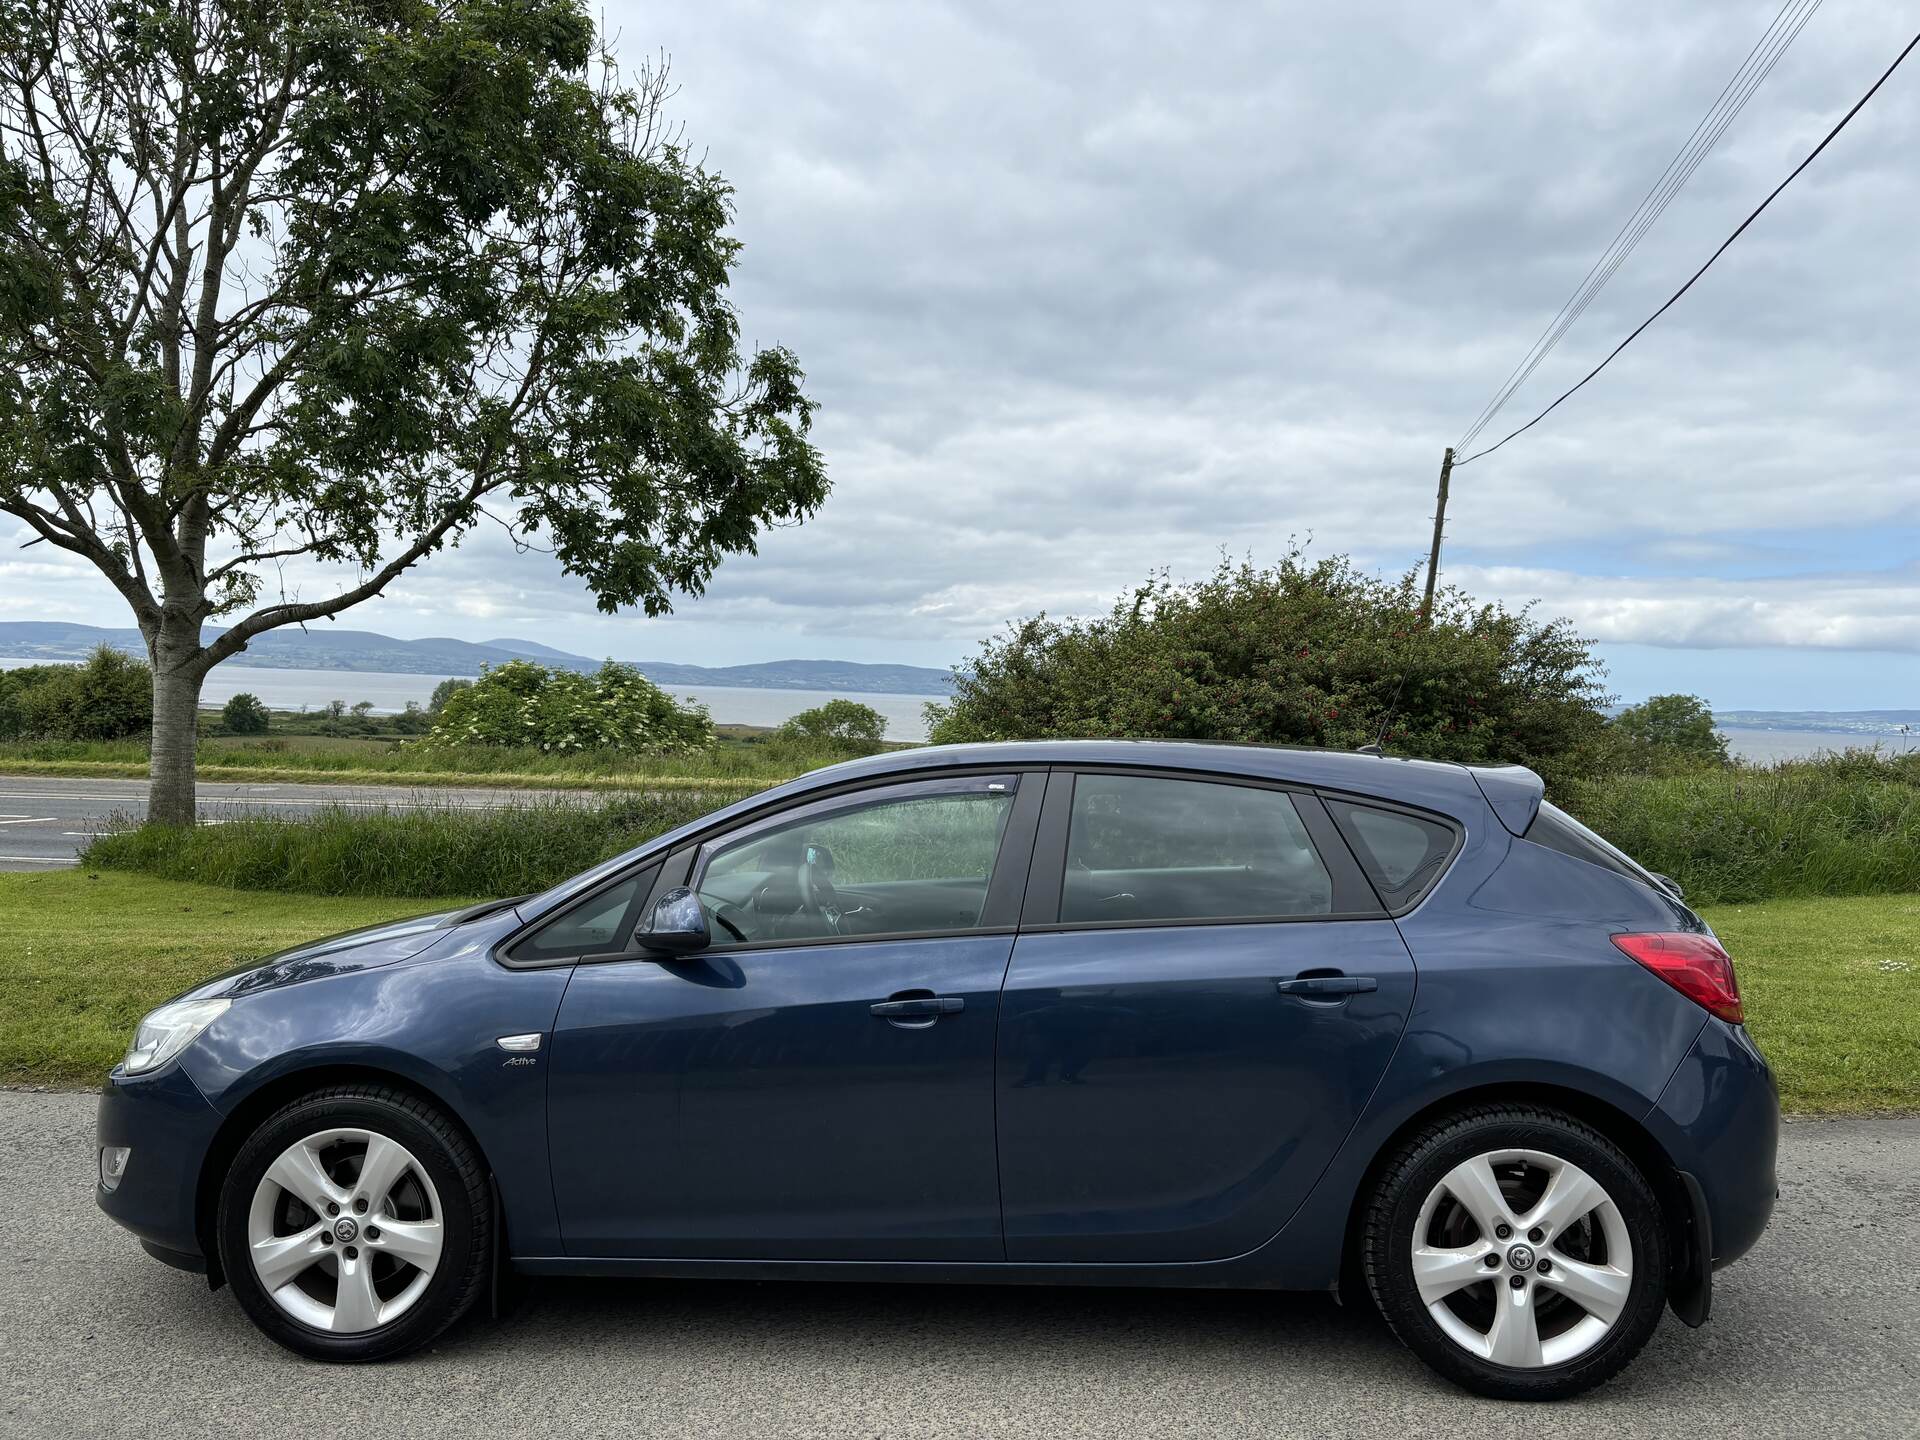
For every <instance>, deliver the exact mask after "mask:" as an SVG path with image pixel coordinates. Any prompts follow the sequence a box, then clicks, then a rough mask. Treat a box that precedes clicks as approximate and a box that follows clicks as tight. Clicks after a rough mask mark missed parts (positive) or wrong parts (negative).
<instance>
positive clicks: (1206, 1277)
mask: <svg viewBox="0 0 1920 1440" xmlns="http://www.w3.org/2000/svg"><path fill="white" fill-rule="evenodd" d="M512 1265H513V1268H514V1269H515V1270H517V1271H519V1272H520V1273H521V1274H523V1275H568V1276H604V1277H628V1278H635V1279H638V1278H654V1279H680V1280H803V1281H825V1280H846V1281H853V1282H855V1283H864V1284H888V1283H895V1284H907V1285H1108V1286H1129V1285H1133V1286H1163V1287H1169V1288H1175V1289H1215V1290H1277V1289H1282V1288H1285V1287H1283V1286H1280V1285H1277V1284H1275V1283H1274V1282H1273V1281H1272V1280H1271V1279H1268V1278H1265V1277H1263V1276H1262V1275H1261V1274H1260V1273H1259V1272H1258V1271H1257V1270H1256V1269H1255V1268H1254V1267H1252V1266H1249V1265H1239V1264H1235V1263H1233V1262H1232V1261H1208V1262H1204V1263H1200V1264H1193V1265H1081V1264H1070V1265H1018V1264H1006V1263H993V1264H949V1263H945V1262H941V1261H905V1260H902V1261H892V1260H683V1259H675V1258H670V1257H669V1258H660V1259H609V1258H605V1257H600V1256H577V1255H518V1256H515V1257H514V1259H513V1261H512Z"/></svg>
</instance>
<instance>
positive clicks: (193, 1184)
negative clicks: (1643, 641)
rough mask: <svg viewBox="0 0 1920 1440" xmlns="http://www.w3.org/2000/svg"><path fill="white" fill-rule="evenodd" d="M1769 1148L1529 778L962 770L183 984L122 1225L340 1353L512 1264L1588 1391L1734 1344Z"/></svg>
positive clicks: (1709, 994) (400, 1336)
mask: <svg viewBox="0 0 1920 1440" xmlns="http://www.w3.org/2000/svg"><path fill="white" fill-rule="evenodd" d="M1778 1118H1779V1116H1778V1103H1777V1099H1776V1096H1775V1090H1774V1085H1773V1080H1772V1076H1771V1075H1770V1073H1769V1071H1768V1069H1767V1065H1766V1062H1765V1061H1764V1060H1763V1059H1762V1058H1761V1056H1760V1053H1759V1052H1758V1050H1756V1049H1755V1047H1754V1044H1753V1041H1752V1040H1751V1039H1750V1038H1749V1037H1748V1035H1747V1033H1746V1031H1745V1029H1743V1028H1742V1025H1741V1010H1740V996H1739V991H1738V988H1737V987H1736V984H1735V981H1734V974H1733V967H1732V963H1731V961H1730V960H1729V959H1728V958H1727V955H1726V953H1725V952H1724V951H1723V950H1722V949H1721V948H1720V946H1719V944H1718V943H1717V942H1716V941H1715V939H1714V936H1713V933H1712V932H1711V931H1710V930H1709V929H1708V928H1707V926H1706V925H1705V924H1704V923H1703V922H1702V921H1701V920H1700V919H1699V917H1698V916H1696V915H1695V914H1694V913H1693V912H1692V911H1691V910H1689V909H1688V908H1687V907H1686V905H1685V904H1683V903H1682V901H1681V897H1680V895H1679V894H1678V892H1677V890H1676V889H1675V887H1674V886H1672V885H1671V884H1670V883H1669V882H1666V881H1664V880H1662V879H1661V877H1659V876H1655V875H1651V874H1649V873H1648V872H1646V871H1645V870H1643V869H1642V868H1641V867H1640V866H1639V865H1637V864H1635V863H1634V861H1632V860H1631V859H1629V858H1628V857H1627V856H1626V855H1624V854H1622V853H1621V852H1620V851H1618V850H1616V849H1615V848H1614V847H1612V846H1611V845H1609V844H1608V843H1607V842H1606V841H1604V840H1602V839H1601V838H1600V837H1598V836H1597V835H1594V834H1593V833H1592V832H1591V831H1589V830H1587V829H1585V828H1584V827H1582V826H1581V825H1579V824H1578V823H1577V822H1575V821H1574V820H1572V819H1571V818H1570V817H1568V816H1567V815H1565V814H1564V813H1562V812H1561V811H1559V810H1557V809H1555V808H1554V807H1553V806H1552V805H1551V804H1548V803H1546V802H1545V800H1544V797H1543V794H1542V786H1541V782H1540V780H1539V778H1538V777H1537V776H1535V775H1534V774H1533V773H1532V772H1531V771H1528V770H1523V769H1518V768H1472V767H1465V766H1459V765H1445V764H1429V763H1422V762H1416V761H1407V760H1399V759H1391V758H1386V757H1383V756H1378V755H1367V754H1344V753H1329V752H1324V751H1311V750H1283V749H1259V748H1239V747H1229V746H1208V745H1185V744H1130V743H1110V742H1092V741H1089V742H1052V743H1035V744H1008V745H986V746H966V747H951V748H940V747H936V748H928V749H918V750H910V751H905V752H900V753H895V754H889V755H884V756H880V757H876V758H874V759H870V760H861V761H856V762H853V763H850V764H846V765H838V766H833V767H831V768H829V769H825V770H821V771H817V772H815V773H814V774H811V775H808V776H806V777H804V778H802V779H800V780H796V781H794V782H792V783H791V784H787V785H783V786H780V787H778V788H777V789H773V790H769V791H767V792H765V793H764V794H761V795H757V796H755V797H753V798H752V799H750V800H747V801H745V802H743V803H741V804H738V805H735V806H732V807H731V808H729V809H725V810H722V811H719V812H717V813H715V814H713V815H711V816H709V817H707V818H706V819H704V820H702V821H700V822H698V823H697V824H694V825H691V826H688V827H686V828H684V829H681V830H678V831H675V832H673V833H671V834H668V835H665V836H662V837H660V838H659V839H657V840H654V841H652V842H650V843H648V844H646V845H644V846H642V847H641V848H639V849H637V850H634V851H632V852H631V853H629V854H626V855H623V856H621V857H619V858H618V859H615V860H611V861H609V862H607V863H606V864H604V865H602V866H599V867H598V868H596V869H594V870H591V871H589V872H588V873H586V874H584V875H581V876H579V877H577V878H575V879H573V880H569V881H567V882H566V883H565V884H562V885H559V886H557V887H555V888H554V889H552V890H550V891H548V892H546V893H545V894H542V895H535V896H530V897H525V898H521V899H517V900H504V901H500V902H497V903H494V904H489V905H483V906H479V907H476V908H473V909H469V910H464V911H459V912H456V913H453V914H446V915H438V916H426V917H423V918H421V919H418V920H413V921H407V922H403V923H400V924H395V925H387V926H382V927H378V928H376V929H372V930H363V931H360V932H358V933H355V934H350V935H345V936H341V937H338V938H336V939H332V940H326V941H321V942H319V943H316V944H313V945H309V946H306V947H303V948H300V949H297V950H293V951H290V952H287V953H286V954H283V955H280V956H277V957H275V958H273V959H270V960H268V961H266V962H264V963H262V964H259V965H256V966H253V967H251V968H249V969H246V970H243V971H240V972H237V973H234V974H231V975H227V976H225V977H223V978H221V979H217V980H213V981H210V982H208V983H207V984H205V985H202V986H200V987H199V988H198V989H195V990H192V991H189V992H188V993H187V994H185V995H183V996H182V997H181V998H179V999H178V1000H175V1001H173V1002H172V1003H170V1004H167V1005H164V1006H162V1007H161V1008H160V1009H158V1010H156V1011H155V1012H154V1013H153V1014H152V1015H150V1016H149V1017H147V1019H146V1020H145V1021H143V1022H142V1023H141V1025H140V1027H139V1030H138V1032H137V1034H136V1035H135V1037H134V1040H133V1043H132V1046H131V1047H130V1048H129V1050H128V1052H127V1056H126V1059H125V1060H124V1061H123V1062H122V1064H121V1065H120V1066H119V1067H118V1068H116V1069H115V1070H114V1072H113V1074H112V1076H111V1077H110V1078H109V1080H108V1082H107V1086H106V1090H105V1093H104V1095H103V1096H102V1098H101V1102H100V1116H99V1149H100V1157H99V1159H100V1175H99V1186H98V1196H99V1202H100V1205H101V1206H102V1208H104V1209H105V1210H106V1211H107V1213H108V1214H110V1215H111V1216H113V1217H114V1219H116V1220H118V1221H119V1222H120V1223H121V1224H122V1225H124V1226H126V1227H127V1228H128V1229H129V1230H131V1231H133V1233H134V1234H135V1235H136V1236H138V1237H139V1239H140V1241H141V1243H142V1244H143V1245H145V1246H146V1248H147V1249H148V1250H149V1251H151V1252H152V1253H153V1254H154V1255H156V1256H158V1257H159V1258H160V1259H163V1260H166V1261H168V1262H169V1263H171V1264H175V1265H178V1266H180V1267H182V1268H185V1269H191V1270H196V1271H200V1270H203V1271H205V1272H206V1273H207V1275H208V1276H209V1277H210V1279H211V1281H212V1283H214V1284H215V1285H218V1284H220V1283H222V1282H223V1281H224V1282H226V1283H229V1284H231V1285H232V1287H233V1291H234V1293H235V1295H236V1296H237V1298H238V1299H239V1301H240V1304H241V1305H242V1306H243V1307H244V1308H245V1310H246V1311H247V1313H248V1315H249V1316H251V1317H252V1319H253V1320H254V1321H255V1322H256V1323H257V1324H258V1325H259V1326H260V1327H261V1328H262V1329H263V1330H265V1331H266V1332H267V1333H268V1334H269V1335H271V1336H272V1337H273V1338H274V1339H276V1340H278V1341H280V1342H281V1343H282V1344H284V1345H286V1346H288V1347H289V1348H291V1349H293V1350H296V1351H298V1352H299V1353H301V1354H303V1355H308V1356H313V1357H315V1358H319V1359H328V1360H372V1359H379V1358H382V1357H387V1356H394V1355H399V1354H401V1353H403V1352H405V1351H408V1350H411V1349H413V1348H415V1347H417V1346H420V1345H422V1344H425V1343H426V1342H428V1341H429V1340H431V1339H433V1338H434V1337H435V1336H437V1335H438V1334H440V1333H441V1332H442V1331H443V1330H445V1329H446V1327H447V1326H449V1325H450V1324H452V1323H453V1322H454V1321H455V1320H457V1319H459V1318H460V1317H461V1315H462V1314H463V1313H465V1312H466V1311H468V1310H469V1309H471V1308H472V1307H473V1306H474V1305H475V1304H476V1302H478V1301H479V1300H480V1299H481V1298H482V1297H483V1296H486V1295H488V1294H489V1293H490V1291H496V1290H497V1286H498V1283H499V1281H500V1279H501V1277H502V1276H504V1275H506V1274H509V1273H512V1272H520V1273H526V1274H536V1275H614V1276H618V1275H633V1276H643V1275H648V1276H659V1275H674V1276H735V1277H753V1278H759V1279H774V1278H794V1279H850V1280H906V1281H960V1282H987V1283H1011V1284H1043V1285H1057V1284H1091V1285H1182V1286H1233V1287H1249V1288H1263V1287H1264V1288H1273V1289H1289V1290H1335V1291H1338V1292H1340V1293H1343V1294H1345V1295H1347V1296H1348V1297H1355V1296H1358V1295H1359V1294H1362V1293H1368V1294H1371V1295H1372V1297H1373V1299H1374V1300H1375V1302H1376V1303H1377V1304H1378V1305H1379V1307H1380V1309H1381V1311H1382V1313H1383V1314H1384V1315H1385V1317H1386V1319H1387V1321H1388V1323H1389V1324H1390V1325H1391V1326H1392V1327H1393V1329H1394V1331H1395V1332H1396V1333H1397V1334H1398V1335H1399V1336H1400V1338H1401V1339H1402V1340H1403V1341H1405V1343H1406V1344H1407V1345H1408V1346H1410V1347H1411V1348H1412V1349H1413V1350H1414V1351H1415V1352H1417V1353H1418V1354H1419V1355H1420V1356H1421V1357H1422V1358H1423V1359H1425V1360H1426V1361H1427V1362H1428V1363H1430V1364H1431V1365H1432V1366H1433V1367H1434V1368H1435V1369H1436V1370H1438V1371H1439V1372H1440V1373H1441V1374H1443V1375H1445V1376H1447V1377H1449V1378H1451V1379H1453V1380H1455V1381H1457V1382H1459V1383H1460V1384H1463V1385H1465V1386H1467V1387H1469V1388H1470V1389H1473V1390H1476V1391H1479V1392H1481V1393H1483V1394H1489V1395H1497V1396H1508V1397H1519V1398H1550V1397H1556V1396H1564V1395H1569V1394H1573V1393H1575V1392H1577V1391H1579V1390H1582V1389H1584V1388H1586V1387H1588V1386H1591V1385H1594V1384H1597V1383H1599V1382H1600V1381H1602V1380H1604V1379H1606V1378H1607V1377H1608V1376H1610V1375H1612V1374H1614V1373H1615V1372H1616V1371H1618V1370H1619V1369H1620V1368H1621V1367H1622V1366H1623V1365H1625V1364H1626V1363H1627V1362H1628V1361H1629V1360H1630V1359H1631V1358H1632V1357H1633V1355H1634V1354H1635V1353H1636V1352H1637V1351H1638V1350H1639V1348H1640V1347H1641V1345H1642V1344H1643V1343H1644V1342H1645V1341H1646V1339H1647V1337H1648V1336H1649V1335H1650V1334H1651V1333H1652V1331H1653V1328H1654V1326H1655V1324H1656V1323H1657V1321H1658V1320H1659V1317H1660V1312H1661V1310H1662V1309H1663V1308H1664V1307H1666V1306H1669V1305H1670V1306H1672V1307H1673V1309H1674V1311H1675V1312H1676V1313H1677V1314H1678V1316H1679V1317H1680V1318H1681V1319H1682V1320H1684V1321H1685V1322H1686V1323H1688V1324H1690V1325H1698V1324H1700V1323H1702V1322H1703V1321H1704V1320H1705V1319H1706V1318H1707V1312H1708V1308H1709V1302H1710V1298H1711V1292H1712V1276H1713V1271H1714V1269H1715V1268H1716V1267H1718V1266H1720V1265H1724V1264H1726V1263H1727V1262H1728V1261H1731V1260H1733V1259H1736V1258H1737V1257H1739V1256H1740V1255H1741V1254H1743V1253H1744V1252H1745V1251H1746V1250H1747V1249H1748V1248H1749V1247H1750V1246H1751V1245H1752V1244H1753V1243H1754V1241H1755V1240H1756V1239H1757V1238H1758V1236H1759V1235H1760V1233H1761V1231H1762V1230H1763V1229H1764V1228H1765V1226H1766V1224H1767V1219H1768V1216H1769V1214H1770V1212H1771V1210H1772V1207H1773V1202H1774V1196H1775V1181H1774V1148H1775V1140H1776V1135H1777V1129H1778Z"/></svg>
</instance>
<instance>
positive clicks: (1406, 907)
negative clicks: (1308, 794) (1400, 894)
mask: <svg viewBox="0 0 1920 1440" xmlns="http://www.w3.org/2000/svg"><path fill="white" fill-rule="evenodd" d="M1320 794H1321V797H1322V799H1324V800H1334V801H1337V802H1339V803H1340V804H1342V805H1357V806H1359V807H1360V808H1361V809H1363V810H1385V811H1388V812H1390V813H1393V814H1399V815H1406V816H1409V817H1411V818H1412V819H1415V820H1425V821H1427V822H1428V823H1429V824H1433V825H1439V826H1441V827H1443V828H1444V829H1446V830H1449V831H1451V832H1452V834H1453V844H1452V846H1451V847H1450V848H1449V849H1448V851H1447V854H1446V858H1445V859H1443V860H1442V861H1441V862H1440V863H1439V864H1438V865H1436V866H1435V867H1434V870H1433V873H1432V874H1431V875H1429V876H1428V877H1427V881H1426V883H1425V884H1424V885H1422V886H1421V887H1420V888H1419V889H1418V890H1417V891H1414V892H1413V893H1412V894H1411V895H1410V896H1409V897H1408V898H1407V899H1405V900H1403V901H1402V902H1401V903H1400V904H1399V905H1397V906H1388V905H1387V903H1386V901H1385V899H1384V898H1381V897H1380V896H1379V894H1378V888H1377V887H1376V886H1375V885H1374V883H1373V881H1372V879H1371V878H1370V877H1368V876H1367V875H1366V867H1365V866H1364V865H1361V862H1360V856H1359V850H1360V837H1359V836H1357V835H1351V836H1350V835H1348V834H1347V826H1346V823H1345V822H1344V821H1342V820H1341V819H1339V818H1338V817H1337V816H1336V815H1335V814H1334V812H1333V811H1332V810H1331V809H1327V808H1325V807H1324V806H1323V808H1322V810H1321V813H1322V814H1323V815H1325V816H1326V817H1327V823H1328V824H1330V825H1332V826H1333V827H1334V832H1335V833H1336V834H1337V835H1338V836H1339V837H1340V839H1341V841H1342V843H1343V845H1344V846H1345V847H1346V848H1347V850H1348V854H1349V856H1350V858H1351V859H1352V860H1353V862H1354V864H1355V865H1360V869H1361V878H1362V879H1364V880H1365V881H1366V884H1367V888H1368V889H1369V890H1373V891H1374V892H1375V898H1376V899H1378V900H1379V901H1380V905H1381V911H1382V913H1383V914H1386V915H1388V916H1391V917H1392V918H1393V919H1395V920H1399V919H1401V918H1403V917H1405V916H1407V915H1411V914H1412V913H1413V912H1414V911H1415V910H1417V909H1419V908H1420V905H1421V903H1422V902H1423V901H1425V900H1426V898H1427V897H1428V896H1429V895H1431V894H1432V893H1433V892H1434V889H1435V888H1436V887H1437V886H1438V885H1439V884H1440V882H1441V881H1442V880H1444V879H1446V878H1447V872H1448V871H1449V870H1451V869H1453V862H1454V861H1456V860H1458V859H1459V858H1460V852H1461V851H1462V850H1464V849H1466V846H1467V832H1466V828H1465V827H1464V826H1462V825H1461V823H1460V822H1459V821H1458V820H1456V819H1454V818H1453V817H1452V816H1451V815H1442V814H1440V813H1439V812H1438V811H1436V810H1423V809H1421V808H1420V807H1419V806H1418V805H1403V804H1401V803H1400V802H1399V801H1397V800H1383V799H1381V798H1380V797H1379V796H1378V795H1361V794H1357V793H1355V792H1353V791H1351V790H1330V789H1326V788H1324V787H1323V788H1322V790H1321V792H1320Z"/></svg>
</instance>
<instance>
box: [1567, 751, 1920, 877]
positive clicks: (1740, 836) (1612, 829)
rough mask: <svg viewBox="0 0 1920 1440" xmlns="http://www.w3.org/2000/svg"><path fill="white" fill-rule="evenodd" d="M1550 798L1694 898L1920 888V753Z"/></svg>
mask: <svg viewBox="0 0 1920 1440" xmlns="http://www.w3.org/2000/svg"><path fill="white" fill-rule="evenodd" d="M1554 798H1555V800H1556V801H1557V802H1558V803H1559V804H1560V805H1562V806H1563V807H1564V808H1566V809H1567V810H1569V811H1571V812H1572V813H1573V814H1575V815H1577V816H1579V817H1580V819H1581V820H1583V821H1584V822H1586V824H1588V825H1589V826H1591V827H1592V828H1593V829H1595V830H1597V831H1599V832H1600V833H1601V834H1602V835H1604V836H1606V837H1607V839H1609V840H1611V841H1612V842H1613V843H1614V844H1615V845H1618V846H1619V847H1620V848H1621V849H1622V850H1624V851H1626V852H1627V853H1628V854H1629V855H1631V856H1633V858H1634V859H1636V860H1638V861H1639V862H1640V863H1641V864H1642V865H1645V866H1646V867H1647V868H1648V869H1649V870H1654V871H1657V872H1658V873H1660V874H1663V875H1670V876H1672V877H1673V878H1674V879H1675V880H1678V881H1679V882H1680V884H1681V885H1682V886H1683V887H1684V888H1685V889H1686V892H1687V899H1688V900H1689V901H1690V902H1692V901H1698V902H1700V903H1703V904H1711V903H1721V902H1728V901H1750V900H1768V899H1774V898H1776V897H1779V896H1785V895H1873V894H1885V893H1889V892H1912V891H1920V753H1911V754H1906V755H1900V756H1894V755H1888V754H1885V753H1882V752H1876V751H1871V750H1850V751H1847V752H1846V753H1845V754H1841V755H1827V756H1822V757H1820V758H1818V759H1813V760H1791V761H1783V762H1782V763H1780V764H1778V765H1774V766H1772V767H1770V768H1766V769H1761V768H1758V767H1751V766H1745V765H1728V766H1715V767H1712V768H1698V767H1696V768H1694V769H1692V770H1689V771H1682V772H1679V773H1674V774H1667V775H1634V774H1613V775H1604V776H1597V777H1594V778H1591V779H1588V780H1584V781H1577V782H1574V783H1573V784H1571V785H1569V786H1567V787H1565V788H1564V789H1563V790H1561V791H1560V792H1559V793H1557V794H1556V795H1555V797H1554Z"/></svg>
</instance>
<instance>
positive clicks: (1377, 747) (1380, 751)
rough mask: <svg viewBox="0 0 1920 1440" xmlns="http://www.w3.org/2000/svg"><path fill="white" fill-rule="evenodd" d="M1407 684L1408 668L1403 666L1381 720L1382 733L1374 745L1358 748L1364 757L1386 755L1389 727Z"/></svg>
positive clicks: (1374, 738) (1374, 739)
mask: <svg viewBox="0 0 1920 1440" xmlns="http://www.w3.org/2000/svg"><path fill="white" fill-rule="evenodd" d="M1406 683H1407V667H1406V666H1402V667H1401V669H1400V679H1399V681H1398V682H1397V683H1396V684H1395V685H1394V687H1393V698H1392V699H1391V700H1389V701H1388V702H1387V713H1386V714H1385V715H1384V716H1383V717H1382V718H1381V720H1380V733H1379V734H1378V735H1375V736H1374V737H1373V743H1372V744H1370V745H1362V746H1360V747H1358V748H1359V751H1360V753H1361V754H1362V755H1385V754H1386V753H1387V747H1386V743H1385V742H1386V738H1387V727H1388V726H1389V725H1391V724H1392V723H1393V716H1394V712H1395V711H1396V710H1398V709H1399V707H1400V691H1401V690H1402V689H1403V688H1404V687H1405V685H1406Z"/></svg>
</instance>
